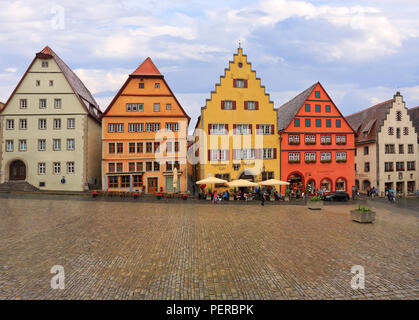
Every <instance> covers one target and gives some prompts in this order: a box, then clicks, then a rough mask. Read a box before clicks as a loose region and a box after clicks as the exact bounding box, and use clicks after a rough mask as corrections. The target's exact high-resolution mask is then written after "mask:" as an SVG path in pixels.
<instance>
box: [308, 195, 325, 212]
mask: <svg viewBox="0 0 419 320" xmlns="http://www.w3.org/2000/svg"><path fill="white" fill-rule="evenodd" d="M322 207H323V201H322V198H320V197H319V196H313V197H311V198H310V201H309V202H308V208H309V209H310V210H321V209H322Z"/></svg>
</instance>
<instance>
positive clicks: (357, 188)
mask: <svg viewBox="0 0 419 320" xmlns="http://www.w3.org/2000/svg"><path fill="white" fill-rule="evenodd" d="M355 188H356V190H359V180H358V179H355Z"/></svg>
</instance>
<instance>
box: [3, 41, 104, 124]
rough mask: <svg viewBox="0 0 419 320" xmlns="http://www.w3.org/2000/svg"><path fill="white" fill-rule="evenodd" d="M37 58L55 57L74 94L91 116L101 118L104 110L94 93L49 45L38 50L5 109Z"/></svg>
mask: <svg viewBox="0 0 419 320" xmlns="http://www.w3.org/2000/svg"><path fill="white" fill-rule="evenodd" d="M36 59H53V60H54V61H55V63H56V64H57V65H58V67H59V69H60V70H61V72H62V74H63V75H64V77H65V79H66V80H67V82H68V84H69V85H70V87H71V88H72V90H73V92H74V94H75V95H76V96H77V98H78V100H79V101H80V103H81V105H82V106H83V108H84V109H85V110H86V111H87V112H88V114H89V115H90V116H92V117H93V118H95V119H96V120H99V118H100V115H101V114H102V111H101V110H100V108H99V105H98V104H97V102H96V100H95V99H94V98H93V95H92V94H91V93H90V91H89V90H88V89H87V88H86V86H85V85H84V84H83V82H82V81H81V80H80V79H79V77H77V75H76V74H75V73H74V72H73V70H71V69H70V68H69V67H68V66H67V64H66V63H65V62H64V61H63V60H62V59H61V58H60V57H59V56H58V55H57V54H56V53H55V52H54V51H53V50H52V49H51V48H50V47H49V46H46V47H45V48H44V49H42V50H41V51H40V52H38V53H37V54H36V55H35V58H34V59H33V60H32V63H31V64H30V66H29V67H28V69H27V70H26V72H25V74H24V75H23V77H22V78H21V80H20V81H19V83H18V85H17V86H16V88H15V90H14V91H13V93H12V94H11V95H10V97H9V99H8V100H7V102H6V105H5V106H4V109H5V108H6V107H7V105H8V103H9V102H10V100H11V98H12V97H13V96H14V94H15V93H16V91H17V89H18V88H19V86H20V84H21V83H22V81H23V79H24V78H25V77H26V75H27V73H28V72H29V70H30V69H31V67H32V65H33V64H34V62H35V61H36Z"/></svg>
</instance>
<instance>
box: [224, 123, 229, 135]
mask: <svg viewBox="0 0 419 320" xmlns="http://www.w3.org/2000/svg"><path fill="white" fill-rule="evenodd" d="M224 133H225V134H228V124H225V125H224Z"/></svg>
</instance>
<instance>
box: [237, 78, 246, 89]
mask: <svg viewBox="0 0 419 320" xmlns="http://www.w3.org/2000/svg"><path fill="white" fill-rule="evenodd" d="M244 82H245V81H244V79H236V88H244Z"/></svg>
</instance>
